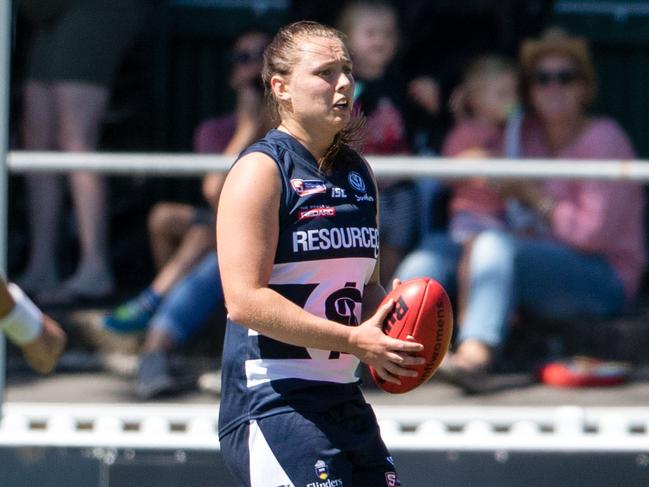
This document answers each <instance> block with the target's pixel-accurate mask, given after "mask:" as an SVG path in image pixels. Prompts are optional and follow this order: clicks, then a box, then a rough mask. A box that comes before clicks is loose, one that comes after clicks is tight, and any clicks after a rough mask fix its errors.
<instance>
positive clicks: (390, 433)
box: [0, 2, 649, 449]
mask: <svg viewBox="0 0 649 487" xmlns="http://www.w3.org/2000/svg"><path fill="white" fill-rule="evenodd" d="M0 3H1V2H0ZM0 108H1V107H0ZM1 111H2V110H0V112H1ZM1 142H2V140H1V139H0V143H1ZM233 160H234V158H233V157H228V156H222V155H196V154H167V153H164V154H150V153H149V154H146V153H142V154H138V153H58V152H56V153H55V152H22V151H16V152H10V153H8V154H7V158H6V167H5V168H2V169H3V171H0V183H1V182H2V179H1V178H3V177H4V178H6V174H5V171H4V169H8V170H9V171H11V172H13V173H27V172H69V171H81V170H83V171H95V172H101V173H105V174H110V175H123V176H135V175H152V174H154V175H162V176H199V175H202V174H205V173H206V172H210V171H226V170H227V169H228V168H229V167H230V165H231V164H232V162H233ZM368 160H369V162H370V164H371V165H372V167H373V169H374V171H375V173H376V175H377V176H378V177H395V176H396V177H413V178H422V177H431V178H448V179H453V178H466V177H472V176H482V177H489V178H494V179H496V178H500V179H503V178H525V179H544V178H564V179H576V178H582V179H583V178H589V179H605V180H615V181H635V182H638V183H640V182H646V181H649V161H620V160H609V161H591V160H580V161H568V160H540V159H527V160H510V159H489V160H473V159H472V160H458V159H445V158H435V157H405V156H398V157H397V156H395V157H385V156H380V157H379V156H369V157H368ZM0 196H1V195H0ZM5 205H6V193H5V195H4V199H3V201H0V224H2V225H3V227H2V228H3V229H4V228H5V224H6V220H4V221H3V220H2V218H3V216H2V215H5V213H6V207H5ZM4 249H6V236H5V233H4V232H3V231H2V230H0V254H2V255H0V265H2V263H3V262H4V257H5V255H4V252H5V250H4ZM0 270H3V269H0ZM2 345H3V341H2V337H0V406H2V393H3V389H4V384H3V380H4V366H5V357H4V350H3V349H2ZM5 407H6V410H2V409H0V415H2V414H3V413H4V415H5V418H4V420H3V422H2V429H0V445H1V444H2V442H3V441H24V442H27V443H28V442H30V441H31V442H36V443H38V442H42V441H51V442H54V443H51V444H59V443H61V442H63V443H65V442H71V441H76V442H79V444H81V443H83V442H86V441H87V442H91V443H92V444H93V445H99V446H101V445H103V444H105V443H106V442H114V443H115V444H120V445H121V444H126V443H128V444H129V445H130V446H131V447H133V446H137V445H139V444H142V445H144V444H149V443H147V442H150V441H151V440H149V439H146V438H147V437H150V438H157V439H156V440H155V446H159V447H164V446H165V445H167V446H168V447H169V448H171V447H172V446H173V447H178V445H179V444H180V443H182V444H183V445H185V444H186V445H187V448H191V445H195V447H199V446H200V447H202V446H205V445H208V444H212V445H214V444H215V432H214V431H213V430H214V425H213V419H206V418H205V416H204V415H201V414H198V410H197V409H196V408H188V407H186V406H183V407H182V409H183V410H185V411H187V412H189V413H191V414H192V417H191V418H187V419H186V421H185V423H184V424H185V426H183V427H182V428H180V430H178V429H175V428H173V427H170V424H171V423H170V422H169V420H168V419H165V418H167V416H164V415H163V416H162V419H160V416H159V415H153V416H152V418H153V419H147V420H146V421H145V420H144V419H142V421H141V424H140V426H138V427H137V428H136V430H137V431H146V432H147V435H137V434H134V433H133V430H132V429H129V428H126V429H124V422H123V420H122V419H121V416H119V415H118V416H117V417H115V416H114V415H112V413H111V414H109V415H97V416H96V417H95V416H93V418H94V419H92V421H91V422H90V423H89V424H91V425H92V427H91V432H92V431H103V432H105V431H108V430H110V429H111V428H112V430H113V432H114V434H112V435H104V434H92V433H91V432H90V433H89V431H88V430H87V429H84V428H79V424H80V423H79V422H78V421H77V419H76V418H75V417H74V416H70V413H66V412H64V411H63V409H62V408H60V409H59V410H58V412H59V413H60V414H57V415H54V414H52V412H51V411H52V409H51V407H50V406H49V405H48V406H47V408H42V409H41V411H40V412H39V413H38V414H37V415H41V416H43V414H46V416H45V419H44V423H43V424H42V425H41V426H42V427H40V428H33V427H32V426H33V425H34V423H33V421H32V419H31V416H29V414H27V413H25V412H20V411H19V410H17V409H16V408H15V407H14V406H13V405H11V404H9V405H7V406H5ZM65 409H66V410H68V411H69V410H70V406H66V407H65ZM82 409H83V410H88V407H87V406H85V405H84V406H83V408H82ZM455 409H456V408H455ZM438 410H439V408H435V410H434V411H438ZM32 411H36V410H35V409H33V408H32ZM138 414H140V413H138ZM195 414H198V416H194V415H195ZM483 414H484V410H483V409H480V415H481V416H479V417H478V416H476V417H475V421H474V422H472V423H467V425H466V428H467V429H466V431H472V432H473V433H476V432H478V433H480V435H478V436H479V437H480V438H483V439H484V442H483V443H481V442H480V441H482V440H480V441H478V442H476V439H475V436H473V435H472V436H471V438H469V436H466V435H465V436H462V435H455V434H451V433H452V432H451V431H449V430H445V429H444V428H445V427H444V424H445V423H443V422H442V423H440V422H439V421H437V420H436V419H435V416H434V415H433V416H431V410H428V411H427V413H426V417H427V418H428V419H427V420H426V421H422V423H421V424H419V425H417V427H416V429H415V432H416V431H420V432H421V431H438V430H439V431H442V432H443V431H446V433H445V434H444V435H443V437H442V438H443V439H444V441H441V442H436V443H435V444H436V445H438V446H440V447H443V446H444V445H446V446H449V445H455V446H454V448H460V447H462V445H465V446H466V447H467V448H469V447H470V446H471V447H472V448H478V447H480V445H482V447H483V448H492V447H493V445H494V442H500V443H502V444H506V445H510V446H511V447H517V448H525V445H526V444H527V445H528V447H530V448H536V447H538V446H543V445H545V446H544V447H547V448H553V449H555V448H556V449H563V448H578V447H579V448H595V449H597V448H605V447H606V448H609V449H610V448H612V446H611V445H612V443H611V442H610V441H609V440H610V438H609V437H608V436H607V435H604V436H598V437H597V438H599V439H598V440H596V441H593V438H592V437H589V436H588V435H584V434H578V435H577V436H576V437H575V438H576V439H575V440H574V441H575V442H572V441H566V439H565V438H562V437H561V436H560V435H559V436H556V435H550V436H548V435H547V434H544V433H543V429H539V428H538V427H537V426H534V425H535V424H537V423H535V422H534V421H535V420H534V418H528V419H522V420H521V422H519V423H518V424H517V425H512V426H511V428H509V429H507V431H508V432H509V433H508V434H507V435H503V434H501V432H497V431H495V430H493V428H492V427H491V426H490V423H484V422H482V421H483V420H482V419H480V418H481V417H482V415H483ZM507 414H510V413H507ZM468 417H471V416H470V415H469V416H467V418H468ZM510 417H513V416H511V415H510ZM616 417H619V416H616ZM101 418H104V419H101ZM155 418H158V419H155ZM530 421H531V423H530ZM614 421H618V420H617V419H615V420H614ZM643 421H645V423H644V424H649V420H643ZM401 424H403V420H402V419H398V420H395V419H394V418H392V419H390V418H387V419H382V425H383V430H384V433H385V435H386V439H387V441H388V442H389V443H391V444H392V445H393V446H395V447H400V448H408V445H411V446H412V447H414V446H415V445H417V447H420V446H421V447H425V446H426V445H428V444H429V443H427V442H428V440H426V439H425V435H421V434H420V435H419V436H417V435H416V434H406V433H405V430H404V429H403V428H402V427H401V426H400V425H401ZM120 428H122V429H121V430H120ZM206 428H207V429H206ZM636 430H637V428H636ZM49 431H58V432H59V433H61V432H66V431H67V432H68V433H70V434H69V435H68V434H57V435H53V434H50V433H48V432H49ZM120 431H121V432H120ZM179 431H182V432H184V433H183V434H182V435H181V434H178V433H179ZM205 431H208V432H209V434H208V433H206V432H205ZM462 431H464V429H462ZM557 431H560V430H557ZM602 431H608V429H606V428H604V429H603V430H602ZM620 431H622V430H620ZM642 431H643V434H642V435H639V436H638V435H631V434H626V433H624V434H622V435H621V436H620V438H622V439H623V440H624V441H619V442H617V440H616V441H615V442H614V443H613V444H614V445H615V446H614V447H615V448H621V449H624V448H631V449H633V448H636V447H638V446H640V444H641V443H642V442H643V441H644V442H646V443H645V444H647V445H649V442H648V441H647V440H648V439H649V438H648V436H647V434H646V431H647V427H646V426H644V429H643V430H642ZM156 432H157V433H156ZM523 432H524V433H525V435H523V436H521V435H522V433H523ZM190 433H192V434H191V435H190ZM514 433H516V435H514ZM519 433H520V434H519ZM192 435H193V436H192ZM21 437H22V438H23V440H20V438H21ZM57 438H58V439H57ZM438 439H439V438H438ZM531 439H534V442H530V440H531ZM447 440H448V441H447ZM165 442H168V443H165ZM179 442H180V443H179ZM201 445H202V446H201ZM625 445H626V446H625ZM431 447H432V446H431Z"/></svg>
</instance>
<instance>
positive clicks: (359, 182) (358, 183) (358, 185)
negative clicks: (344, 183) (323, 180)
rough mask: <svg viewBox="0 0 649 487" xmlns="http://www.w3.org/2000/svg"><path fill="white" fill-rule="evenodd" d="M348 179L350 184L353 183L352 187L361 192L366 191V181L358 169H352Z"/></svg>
mask: <svg viewBox="0 0 649 487" xmlns="http://www.w3.org/2000/svg"><path fill="white" fill-rule="evenodd" d="M347 180H348V181H349V184H351V185H352V188H354V189H355V190H356V191H358V192H359V193H364V192H365V191H366V187H365V181H363V178H362V177H361V175H360V174H358V173H357V172H356V171H351V172H350V173H349V175H348V176H347Z"/></svg>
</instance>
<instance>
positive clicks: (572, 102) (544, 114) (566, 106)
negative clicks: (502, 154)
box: [530, 54, 587, 121]
mask: <svg viewBox="0 0 649 487" xmlns="http://www.w3.org/2000/svg"><path fill="white" fill-rule="evenodd" d="M586 90H587V89H586V85H585V83H584V81H583V78H582V76H581V74H580V73H579V70H578V67H577V65H576V63H575V62H574V61H573V60H572V59H570V58H569V57H566V56H563V55H560V54H551V55H547V56H545V57H542V58H541V59H540V60H539V61H538V62H537V63H536V66H535V67H534V70H533V71H532V73H531V80H530V101H531V103H532V106H533V107H534V110H535V111H536V113H537V114H538V115H539V116H540V117H541V118H542V119H545V120H548V121H550V120H561V119H566V118H574V117H576V116H579V115H580V114H581V113H582V112H583V109H584V101H585V99H586V94H587V91H586Z"/></svg>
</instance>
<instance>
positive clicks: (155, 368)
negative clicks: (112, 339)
mask: <svg viewBox="0 0 649 487" xmlns="http://www.w3.org/2000/svg"><path fill="white" fill-rule="evenodd" d="M269 42H270V38H269V36H268V35H267V34H265V33H262V32H255V31H251V32H246V33H244V34H242V35H241V36H240V37H239V38H238V39H237V40H236V42H235V44H234V47H233V49H232V51H231V56H230V58H231V74H230V86H231V87H232V89H233V90H234V91H235V93H236V108H235V112H234V113H233V114H231V115H227V116H225V117H218V118H211V119H208V120H205V121H204V122H202V123H201V124H200V125H199V127H198V128H197V129H196V131H195V134H194V150H195V151H196V152H198V153H203V154H206V153H219V154H220V153H223V154H226V155H232V156H237V155H238V154H239V152H241V151H242V150H243V149H244V148H245V147H247V146H248V145H249V144H250V143H252V142H253V141H254V140H256V139H257V138H259V137H260V136H261V135H263V134H265V133H266V132H267V131H268V130H269V129H270V124H271V122H270V117H269V116H268V114H267V112H266V109H265V106H264V102H263V88H262V84H261V77H260V75H261V60H262V55H263V52H264V49H265V47H266V46H267V45H268V43H269ZM224 179H225V174H223V173H214V174H208V175H206V176H205V177H204V178H203V196H204V197H205V200H206V201H207V202H208V203H209V208H196V207H193V206H191V205H187V204H181V203H172V202H162V203H159V204H157V205H156V206H155V207H154V208H153V210H152V211H151V214H150V215H149V224H148V227H149V235H150V239H151V249H152V252H153V257H154V261H155V263H156V266H157V267H158V269H159V271H158V273H157V275H156V276H155V278H154V280H153V282H152V283H151V285H150V286H149V287H148V288H146V289H144V290H143V291H142V292H140V294H139V295H138V296H137V297H135V298H133V299H131V300H129V301H127V302H126V303H124V304H122V305H121V306H119V307H117V308H116V309H115V310H114V311H113V312H112V313H110V314H109V315H107V316H106V317H105V318H104V325H105V327H106V328H107V329H109V330H112V331H115V332H118V333H136V332H142V331H146V337H145V341H144V345H143V347H142V356H141V358H140V362H139V367H138V375H137V378H136V385H135V392H136V394H137V395H138V396H139V397H141V398H143V399H148V398H151V397H154V396H158V395H161V394H164V393H169V392H173V391H174V390H175V389H176V384H175V381H174V379H173V377H172V374H171V372H170V368H169V361H168V354H169V352H170V351H172V350H173V349H175V348H176V347H178V346H179V345H181V344H182V343H184V342H185V341H186V340H187V339H188V338H190V337H191V336H192V335H193V334H194V333H195V332H196V331H197V330H198V329H199V328H200V326H201V325H202V324H203V323H204V322H205V320H206V319H207V318H208V317H209V315H210V314H212V313H213V312H214V310H215V309H216V307H217V306H218V304H219V303H220V302H221V300H222V298H223V294H222V291H221V284H220V278H219V270H218V262H217V259H216V252H215V251H214V248H215V245H216V242H215V216H216V210H217V206H218V201H219V196H220V194H221V187H222V185H223V181H224Z"/></svg>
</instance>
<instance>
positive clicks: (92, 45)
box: [17, 0, 142, 303]
mask: <svg viewBox="0 0 649 487" xmlns="http://www.w3.org/2000/svg"><path fill="white" fill-rule="evenodd" d="M141 4H142V2H139V1H138V0H88V1H77V0H60V1H56V2H50V1H43V0H21V1H20V2H19V5H20V7H21V11H22V13H23V14H24V16H25V18H26V19H27V20H28V21H29V22H30V24H31V25H32V27H33V29H34V35H33V39H32V44H31V49H30V52H29V63H28V72H27V76H26V78H27V79H26V82H25V85H24V90H23V116H22V130H21V133H22V146H23V148H24V149H26V150H41V151H47V150H57V151H64V152H86V151H94V150H95V149H96V148H97V142H98V139H99V135H100V128H101V123H102V117H103V116H104V113H105V111H106V107H107V105H108V101H109V97H110V88H111V84H112V81H113V78H114V76H115V72H116V70H117V68H118V66H119V64H120V61H121V59H122V57H123V54H124V51H125V49H126V48H127V47H128V46H129V44H130V42H131V40H132V39H133V37H134V35H135V34H136V32H137V30H138V24H139V21H140V15H141V13H142V6H141ZM68 182H69V185H70V190H71V193H72V201H73V204H74V210H75V216H76V218H77V223H78V227H79V240H80V260H79V264H78V267H77V268H76V270H75V271H74V274H73V275H72V276H71V277H69V278H68V279H67V280H65V281H64V282H63V283H62V284H58V279H59V276H58V272H57V271H58V270H57V268H56V264H57V261H58V259H57V243H58V234H59V228H58V227H59V224H60V221H61V218H60V215H61V209H62V205H63V195H64V193H63V184H62V183H63V182H62V181H61V179H60V178H59V176H57V175H54V174H38V175H30V176H28V177H27V198H28V207H29V208H28V211H29V228H30V242H31V245H30V254H29V260H28V263H27V268H26V270H25V272H24V273H23V274H22V275H21V276H20V277H19V278H18V279H17V281H18V282H19V283H20V284H21V286H23V287H24V288H25V289H26V290H28V291H30V292H32V293H35V294H36V297H37V298H38V299H39V300H40V301H42V302H44V303H45V302H49V303H63V302H71V301H73V300H75V299H76V298H103V297H106V296H108V295H110V294H111V293H112V292H113V288H114V282H113V275H112V272H111V268H110V264H109V255H108V236H107V229H108V221H107V208H106V198H107V196H106V184H105V180H104V178H103V177H102V176H100V175H98V174H95V173H91V172H83V171H79V172H74V173H71V174H70V175H69V176H68Z"/></svg>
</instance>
